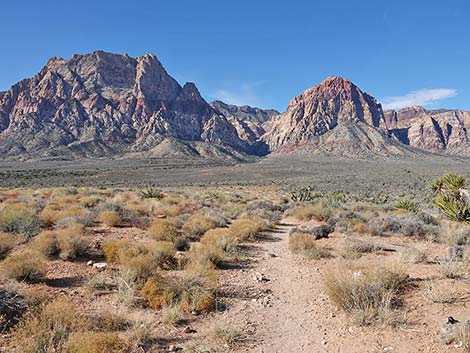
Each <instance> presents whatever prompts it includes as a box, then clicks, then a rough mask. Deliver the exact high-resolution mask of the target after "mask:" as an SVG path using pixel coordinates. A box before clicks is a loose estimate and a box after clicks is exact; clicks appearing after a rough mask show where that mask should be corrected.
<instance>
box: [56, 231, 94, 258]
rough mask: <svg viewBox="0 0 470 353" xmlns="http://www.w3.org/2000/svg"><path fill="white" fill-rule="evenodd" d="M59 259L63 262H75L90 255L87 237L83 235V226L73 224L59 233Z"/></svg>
mask: <svg viewBox="0 0 470 353" xmlns="http://www.w3.org/2000/svg"><path fill="white" fill-rule="evenodd" d="M57 232H58V234H57V242H58V244H59V257H60V258H61V259H63V260H73V259H76V258H78V257H81V256H84V255H86V254H87V253H88V246H87V243H86V239H85V237H84V236H83V235H82V232H83V226H82V225H81V224H78V223H72V224H70V225H69V226H68V227H67V228H64V229H61V230H59V231H57Z"/></svg>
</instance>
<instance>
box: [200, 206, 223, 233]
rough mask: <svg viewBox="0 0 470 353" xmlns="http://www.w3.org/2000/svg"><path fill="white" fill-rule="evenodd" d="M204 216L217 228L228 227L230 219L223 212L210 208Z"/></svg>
mask: <svg viewBox="0 0 470 353" xmlns="http://www.w3.org/2000/svg"><path fill="white" fill-rule="evenodd" d="M204 215H205V216H206V217H207V218H208V219H209V220H210V221H211V222H212V223H213V224H214V226H215V227H220V228H223V227H226V226H227V225H228V223H229V222H228V219H227V217H225V215H224V213H223V212H222V211H221V210H218V209H214V208H210V209H208V210H206V211H205V212H204Z"/></svg>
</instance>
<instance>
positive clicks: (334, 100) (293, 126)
mask: <svg viewBox="0 0 470 353" xmlns="http://www.w3.org/2000/svg"><path fill="white" fill-rule="evenodd" d="M359 123H360V124H361V127H360V128H359V129H355V128H354V125H355V124H359ZM342 126H345V128H343V129H342V131H343V132H342V133H341V134H340V135H341V136H349V137H348V138H347V139H348V143H347V144H348V145H350V146H354V145H358V147H359V144H369V145H370V146H369V147H366V148H365V149H366V150H371V151H373V150H375V149H377V148H379V149H381V147H380V146H381V145H382V143H380V144H378V145H376V146H373V144H372V143H371V141H372V140H374V139H375V140H376V137H377V136H375V137H374V138H372V137H371V138H368V134H369V133H371V132H373V133H374V135H375V132H377V133H378V134H379V135H380V134H381V133H385V132H386V122H385V117H384V114H383V111H382V107H381V105H380V104H379V103H378V102H377V101H376V100H375V98H373V97H372V96H370V95H368V94H366V93H364V92H362V91H361V90H360V89H359V88H358V87H357V86H355V85H354V84H353V83H352V82H351V81H349V80H346V79H344V78H341V77H336V76H333V77H329V78H327V79H326V80H324V81H323V82H322V83H321V84H319V85H317V86H315V87H313V88H310V89H308V90H306V91H305V92H303V93H302V94H301V95H299V96H297V97H295V98H293V99H292V100H291V102H290V104H289V106H288V108H287V111H286V112H285V113H283V114H282V115H281V116H279V117H278V118H275V121H274V122H273V124H272V128H271V130H270V131H269V132H267V134H266V135H265V136H264V140H265V141H266V143H267V144H268V145H269V147H270V149H271V150H272V151H282V150H286V149H287V150H292V149H293V148H294V147H295V146H304V145H307V144H313V145H316V146H318V148H320V146H321V145H322V143H323V142H322V138H321V137H322V136H326V134H327V133H330V132H331V131H334V130H335V129H337V128H338V127H342ZM350 128H352V129H354V130H356V132H357V131H361V133H360V134H357V133H352V134H348V133H346V134H344V132H345V130H348V129H350ZM369 128H371V129H369ZM328 136H329V141H330V144H331V142H332V140H331V139H332V138H333V137H332V136H335V134H334V133H331V134H329V135H328ZM383 139H384V142H383V143H384V144H386V143H387V140H388V138H387V137H386V136H385V135H384V136H383ZM337 147H338V151H337V152H338V153H336V152H335V151H334V148H328V150H329V151H330V152H331V153H333V154H341V151H339V149H340V148H341V143H338V144H337ZM362 147H363V146H361V147H360V148H359V149H362ZM320 149H322V148H320Z"/></svg>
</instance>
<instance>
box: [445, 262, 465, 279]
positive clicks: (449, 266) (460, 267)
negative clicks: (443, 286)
mask: <svg viewBox="0 0 470 353" xmlns="http://www.w3.org/2000/svg"><path fill="white" fill-rule="evenodd" d="M438 269H439V272H440V273H441V274H442V275H443V276H444V277H447V278H459V277H461V276H462V275H463V274H464V273H465V272H466V270H468V264H467V263H466V262H464V261H459V260H458V259H444V260H441V261H439V263H438Z"/></svg>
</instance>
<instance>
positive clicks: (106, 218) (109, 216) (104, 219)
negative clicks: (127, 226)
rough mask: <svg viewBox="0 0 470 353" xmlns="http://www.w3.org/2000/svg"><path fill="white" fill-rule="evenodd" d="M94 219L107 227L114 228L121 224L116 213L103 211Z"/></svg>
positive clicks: (119, 217)
mask: <svg viewBox="0 0 470 353" xmlns="http://www.w3.org/2000/svg"><path fill="white" fill-rule="evenodd" d="M96 219H97V221H98V222H101V223H103V224H106V225H107V226H109V227H116V226H117V225H119V224H120V223H121V216H120V214H119V212H117V211H103V212H101V213H100V214H99V215H98V217H97V218H96Z"/></svg>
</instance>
